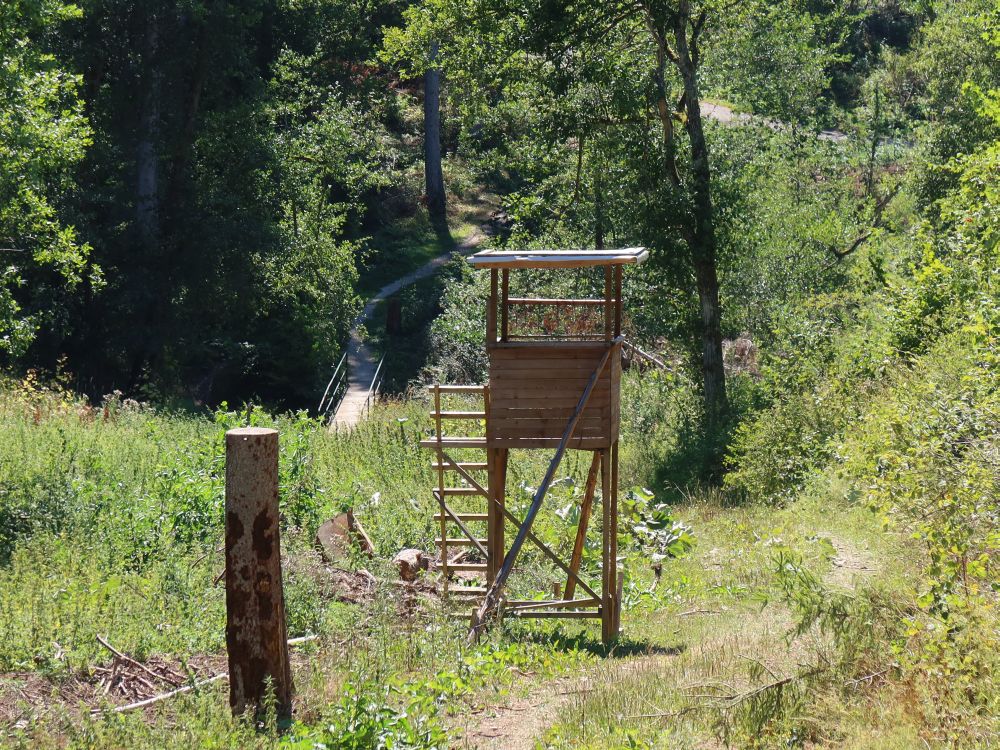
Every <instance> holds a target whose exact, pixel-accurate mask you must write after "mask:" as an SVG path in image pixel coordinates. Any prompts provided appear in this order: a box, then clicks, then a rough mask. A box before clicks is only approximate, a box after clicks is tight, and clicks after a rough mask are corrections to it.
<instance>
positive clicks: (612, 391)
mask: <svg viewBox="0 0 1000 750" xmlns="http://www.w3.org/2000/svg"><path fill="white" fill-rule="evenodd" d="M607 346H608V345H607V344H604V343H600V344H597V345H594V344H589V343H588V344H585V345H580V344H579V343H578V342H571V343H562V342H551V343H550V344H549V345H548V346H538V345H531V346H518V345H517V344H516V343H513V342H511V343H507V344H504V345H503V346H502V347H501V346H497V347H489V357H490V406H489V412H488V416H487V419H486V436H487V441H488V442H489V444H490V445H495V446H498V447H505V448H546V447H550V446H554V445H556V444H557V443H558V441H559V439H560V438H561V437H562V434H563V430H565V428H566V423H567V422H568V421H569V420H570V418H571V417H572V416H573V412H574V411H575V409H576V405H577V403H578V402H579V400H580V395H581V394H582V393H583V390H584V388H586V386H587V383H588V381H589V380H590V376H591V374H592V373H593V371H594V369H595V368H596V367H597V365H598V364H599V363H600V361H601V358H602V357H603V355H604V352H605V351H606V349H607ZM620 377H621V353H620V350H617V351H615V352H613V353H612V355H611V357H610V359H609V361H608V364H607V366H606V367H605V369H604V372H603V373H602V375H601V377H600V379H599V380H598V381H597V383H596V384H595V386H594V390H593V393H592V395H591V399H590V402H589V403H588V404H587V408H586V409H584V411H583V414H582V415H581V417H580V421H579V423H578V424H577V428H576V431H575V433H574V436H573V438H572V439H571V441H570V444H569V447H571V448H578V449H587V450H594V449H600V448H606V447H609V446H610V445H611V443H613V442H614V441H615V440H617V438H618V423H619V412H620V410H619V404H618V400H619V399H618V382H619V380H620Z"/></svg>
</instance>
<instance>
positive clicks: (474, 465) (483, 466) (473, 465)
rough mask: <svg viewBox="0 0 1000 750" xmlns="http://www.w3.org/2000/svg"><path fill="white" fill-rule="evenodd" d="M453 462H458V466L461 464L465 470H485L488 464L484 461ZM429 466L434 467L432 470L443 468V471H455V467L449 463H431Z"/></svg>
mask: <svg viewBox="0 0 1000 750" xmlns="http://www.w3.org/2000/svg"><path fill="white" fill-rule="evenodd" d="M455 463H456V464H458V465H459V466H461V467H462V468H463V469H465V470H466V471H486V470H487V469H488V468H489V464H487V463H485V462H483V463H463V462H461V461H456V462H455ZM431 468H432V469H434V471H437V470H438V469H444V470H445V471H456V469H455V467H454V466H452V465H451V464H439V463H433V464H431Z"/></svg>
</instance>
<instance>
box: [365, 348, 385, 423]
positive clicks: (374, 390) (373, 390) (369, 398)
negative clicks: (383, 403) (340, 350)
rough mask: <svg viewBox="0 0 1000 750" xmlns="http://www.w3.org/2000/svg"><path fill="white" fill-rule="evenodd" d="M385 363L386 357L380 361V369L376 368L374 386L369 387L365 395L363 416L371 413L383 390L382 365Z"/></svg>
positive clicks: (373, 379)
mask: <svg viewBox="0 0 1000 750" xmlns="http://www.w3.org/2000/svg"><path fill="white" fill-rule="evenodd" d="M384 363H385V355H383V356H382V359H380V360H379V361H378V367H376V368H375V376H374V377H373V378H372V384H371V385H370V386H368V393H366V394H365V405H364V406H363V407H362V408H361V413H362V414H363V415H364V414H368V413H369V412H370V411H371V408H372V402H373V401H374V400H375V399H376V398H378V394H379V390H380V389H381V388H382V379H383V376H382V365H383V364H384Z"/></svg>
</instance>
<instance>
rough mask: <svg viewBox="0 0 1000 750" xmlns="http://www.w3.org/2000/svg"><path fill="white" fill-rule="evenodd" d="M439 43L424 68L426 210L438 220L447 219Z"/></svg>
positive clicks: (433, 44)
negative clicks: (436, 61)
mask: <svg viewBox="0 0 1000 750" xmlns="http://www.w3.org/2000/svg"><path fill="white" fill-rule="evenodd" d="M437 54H438V43H437V42H432V43H431V52H430V61H431V63H430V65H428V67H427V70H425V71H424V184H425V192H426V193H427V210H428V211H429V212H430V215H431V218H432V219H434V220H435V221H436V222H443V221H444V219H445V209H446V203H445V194H444V173H443V172H442V171H441V71H440V70H439V69H438V68H437V66H436V65H435V60H436V58H437Z"/></svg>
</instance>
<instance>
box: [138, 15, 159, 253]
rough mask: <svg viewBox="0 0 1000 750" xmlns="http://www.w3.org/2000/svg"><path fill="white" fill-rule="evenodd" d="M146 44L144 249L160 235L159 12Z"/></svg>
mask: <svg viewBox="0 0 1000 750" xmlns="http://www.w3.org/2000/svg"><path fill="white" fill-rule="evenodd" d="M145 20H146V29H145V32H146V33H145V36H144V39H143V45H142V68H143V74H142V76H141V82H142V94H141V95H140V104H139V141H138V143H137V144H136V154H135V159H136V202H135V220H136V228H137V229H138V231H139V237H140V241H141V242H142V244H143V246H144V249H145V250H146V251H147V252H150V251H152V250H154V249H155V245H156V242H157V239H158V237H159V217H160V204H159V192H160V188H159V163H158V154H157V135H158V132H159V119H160V81H159V75H158V74H157V71H156V56H157V47H158V45H159V20H158V19H157V17H156V13H155V11H150V12H149V13H148V14H147V16H146V19H145Z"/></svg>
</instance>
